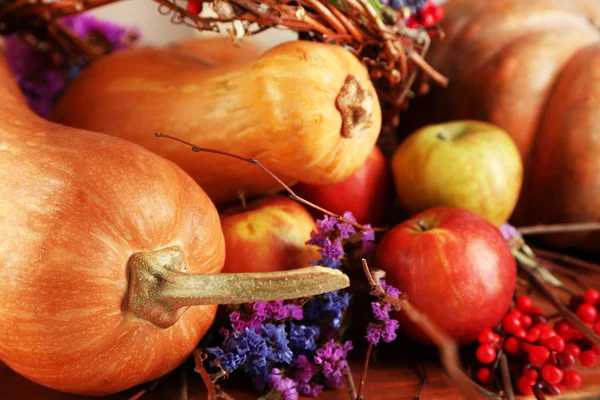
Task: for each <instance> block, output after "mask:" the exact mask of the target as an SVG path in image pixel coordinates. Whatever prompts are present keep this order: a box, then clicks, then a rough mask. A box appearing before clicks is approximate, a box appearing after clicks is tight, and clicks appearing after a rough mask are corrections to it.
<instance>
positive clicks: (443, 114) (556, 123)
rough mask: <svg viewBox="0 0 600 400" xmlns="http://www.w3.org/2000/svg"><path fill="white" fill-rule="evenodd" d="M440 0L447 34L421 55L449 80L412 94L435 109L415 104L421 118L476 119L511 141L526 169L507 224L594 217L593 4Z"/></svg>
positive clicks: (598, 166) (599, 202)
mask: <svg viewBox="0 0 600 400" xmlns="http://www.w3.org/2000/svg"><path fill="white" fill-rule="evenodd" d="M444 7H445V9H446V18H445V19H444V20H443V21H442V27H443V29H444V31H445V32H446V34H447V36H446V38H445V39H444V40H443V41H441V42H440V43H438V44H437V45H435V46H433V47H432V50H431V52H430V54H429V56H428V60H429V61H430V63H431V64H432V66H433V67H435V68H436V69H438V70H439V71H440V72H441V73H443V74H445V75H447V76H448V77H449V79H450V84H449V87H448V89H447V90H436V91H435V93H433V94H432V96H430V97H426V98H424V99H423V100H422V101H421V102H420V103H421V105H422V106H423V108H427V109H428V110H429V114H431V113H433V114H435V115H434V116H433V117H432V116H431V115H430V116H429V117H423V114H422V113H421V112H420V111H423V110H416V111H415V114H417V115H419V117H420V118H422V119H420V121H419V124H422V123H423V121H426V123H431V122H439V121H450V120H458V119H465V118H472V119H480V120H484V121H489V122H492V123H494V124H496V125H499V126H500V127H502V128H503V129H505V130H506V131H507V132H508V133H509V134H510V135H511V136H512V137H513V138H514V139H515V142H516V143H517V146H518V147H519V151H520V152H521V155H522V156H523V160H524V163H525V173H526V175H525V179H524V183H523V189H522V192H521V199H520V203H519V205H518V207H517V210H516V212H515V215H514V218H513V222H514V223H516V224H519V225H526V224H536V223H568V222H583V221H593V220H600V158H598V154H600V140H598V134H599V133H600V75H598V73H597V71H598V69H599V68H600V30H599V29H598V27H597V26H595V25H594V21H600V2H598V1H596V0H528V1H520V0H487V1H479V0H452V1H450V2H449V3H447V4H445V6H444ZM433 104H434V105H435V107H434V110H432V108H433V107H431V105H433ZM585 236H592V235H591V234H587V235H577V234H569V235H568V236H567V237H563V236H562V235H560V238H558V237H555V236H552V239H554V238H557V239H559V240H557V241H556V242H554V241H553V244H554V245H561V246H565V247H572V246H573V245H575V244H576V243H582V242H583V241H582V239H584V238H585ZM548 239H550V236H548ZM591 249H593V250H595V251H597V246H593V247H592V248H591ZM588 250H589V249H588Z"/></svg>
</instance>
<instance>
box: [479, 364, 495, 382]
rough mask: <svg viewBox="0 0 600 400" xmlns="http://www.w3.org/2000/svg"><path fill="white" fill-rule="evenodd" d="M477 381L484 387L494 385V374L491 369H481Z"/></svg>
mask: <svg viewBox="0 0 600 400" xmlns="http://www.w3.org/2000/svg"><path fill="white" fill-rule="evenodd" d="M477 380H478V381H479V383H481V384H482V385H489V384H490V383H492V372H491V371H490V369H489V368H480V369H479V371H477Z"/></svg>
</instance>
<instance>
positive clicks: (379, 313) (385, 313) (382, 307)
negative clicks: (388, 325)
mask: <svg viewBox="0 0 600 400" xmlns="http://www.w3.org/2000/svg"><path fill="white" fill-rule="evenodd" d="M371 309H372V310H373V316H374V317H375V319H377V320H379V321H385V320H386V319H389V318H390V311H391V310H392V307H391V306H390V305H389V304H388V303H381V302H379V301H374V302H372V303H371Z"/></svg>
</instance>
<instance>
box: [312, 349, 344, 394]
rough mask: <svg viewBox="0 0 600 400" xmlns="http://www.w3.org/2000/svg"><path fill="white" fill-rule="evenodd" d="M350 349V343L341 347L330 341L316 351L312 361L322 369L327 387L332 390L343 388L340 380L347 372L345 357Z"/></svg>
mask: <svg viewBox="0 0 600 400" xmlns="http://www.w3.org/2000/svg"><path fill="white" fill-rule="evenodd" d="M351 349H352V342H351V341H347V342H345V343H344V345H343V346H342V345H340V344H339V343H335V342H334V341H333V339H331V340H329V341H328V342H327V343H326V344H325V345H324V346H323V347H322V348H320V349H318V350H317V352H316V355H315V357H314V360H315V363H317V364H320V365H322V367H323V369H322V371H323V377H324V378H325V385H326V386H327V387H329V388H332V389H337V388H340V387H343V383H342V378H343V376H344V375H346V374H348V372H349V369H348V362H347V361H346V356H347V354H348V351H350V350H351Z"/></svg>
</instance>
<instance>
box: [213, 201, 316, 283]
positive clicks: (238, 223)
mask: <svg viewBox="0 0 600 400" xmlns="http://www.w3.org/2000/svg"><path fill="white" fill-rule="evenodd" d="M221 227H222V229H223V234H224V236H225V266H224V267H223V272H271V271H284V270H288V269H295V268H302V267H307V266H309V262H310V261H312V260H317V259H319V258H320V257H319V254H318V253H317V251H316V248H315V247H314V246H307V245H306V244H305V243H306V241H307V240H309V239H310V232H311V231H312V230H317V226H316V222H315V219H314V218H313V217H312V215H310V213H309V212H308V211H307V210H306V209H305V208H304V207H302V206H301V205H300V204H299V203H297V202H296V201H294V200H291V199H289V198H287V197H284V196H268V197H263V198H260V199H257V200H255V201H252V202H250V203H249V204H248V205H247V208H246V209H244V208H242V206H235V207H231V208H229V209H227V210H225V211H223V212H222V213H221Z"/></svg>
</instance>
